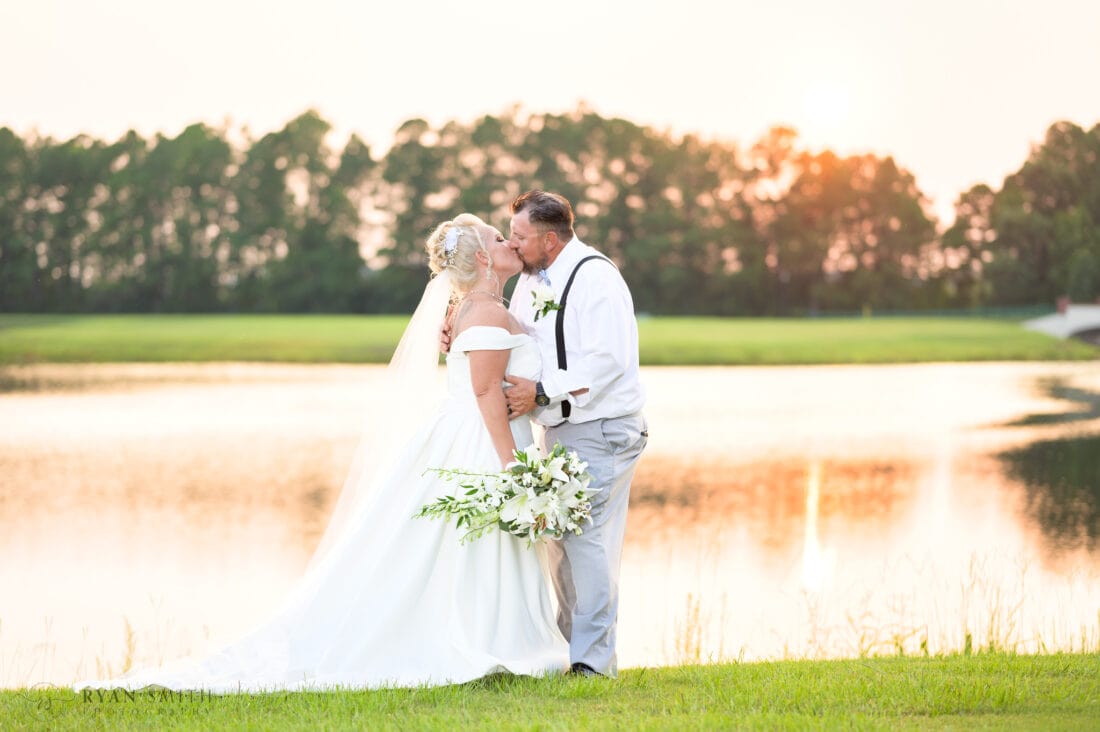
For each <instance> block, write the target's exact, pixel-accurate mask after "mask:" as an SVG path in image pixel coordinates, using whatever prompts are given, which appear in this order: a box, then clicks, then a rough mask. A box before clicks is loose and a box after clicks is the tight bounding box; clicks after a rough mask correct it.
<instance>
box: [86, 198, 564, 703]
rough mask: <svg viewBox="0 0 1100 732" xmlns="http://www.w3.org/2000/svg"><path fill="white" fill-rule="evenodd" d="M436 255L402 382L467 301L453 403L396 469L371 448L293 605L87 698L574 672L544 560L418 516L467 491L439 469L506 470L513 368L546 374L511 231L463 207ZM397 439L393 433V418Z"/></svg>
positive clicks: (435, 237)
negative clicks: (519, 290) (516, 301)
mask: <svg viewBox="0 0 1100 732" xmlns="http://www.w3.org/2000/svg"><path fill="white" fill-rule="evenodd" d="M427 248H428V254H429V259H430V265H431V269H432V272H433V273H435V275H436V276H435V277H434V278H433V279H432V280H431V281H430V282H429V284H428V286H427V287H426V288H425V291H424V296H423V298H422V299H421V302H420V305H419V306H418V307H417V309H416V312H415V313H414V315H413V318H412V320H411V321H410V323H409V326H408V328H407V329H406V331H405V334H404V335H403V336H402V339H401V342H400V344H399V345H398V348H397V351H396V352H395V354H394V357H393V360H392V361H391V362H390V369H389V372H388V373H389V374H390V376H391V377H392V378H393V379H394V380H395V383H396V382H399V383H401V384H402V386H400V388H402V389H413V390H416V391H423V390H424V389H425V388H426V387H425V385H426V384H429V383H430V382H432V380H433V374H434V373H435V372H436V366H437V364H438V358H439V355H438V334H439V331H440V327H441V325H442V323H443V320H444V318H445V317H446V313H447V311H448V307H449V306H452V305H453V312H454V316H453V317H454V321H453V325H452V331H453V333H454V334H455V335H454V338H453V340H452V343H451V349H450V353H449V354H448V356H447V369H446V371H447V395H446V398H445V399H444V400H443V402H442V404H439V405H437V406H436V409H435V412H434V414H432V416H430V417H429V418H428V419H427V420H426V421H422V423H421V424H420V425H419V427H417V428H416V429H415V430H414V431H412V432H411V434H412V437H411V438H410V437H408V435H409V434H410V432H404V435H405V437H404V438H403V439H404V440H405V444H404V446H403V447H402V448H401V449H399V450H396V451H393V452H382V453H381V454H382V455H383V458H382V460H381V462H382V463H383V467H381V468H379V469H377V470H376V471H375V472H374V474H372V469H371V468H370V467H369V466H370V465H376V464H378V462H379V460H378V458H377V456H378V455H379V454H380V453H379V451H378V449H377V448H378V446H377V445H372V446H369V447H368V446H367V445H365V444H364V445H362V446H360V448H359V451H358V452H357V454H356V459H355V461H354V463H353V465H352V468H351V471H350V474H349V476H348V479H347V481H346V482H345V485H344V489H343V491H341V494H340V498H339V500H338V502H337V505H336V508H335V510H334V513H333V516H332V519H331V520H330V523H329V526H328V528H327V529H326V532H325V535H324V536H323V537H322V540H321V543H320V545H319V547H318V549H317V551H316V552H315V554H314V555H313V557H312V558H311V560H310V564H309V566H308V567H307V569H306V572H305V575H304V576H303V577H302V579H301V580H300V581H299V582H298V583H297V585H296V586H295V588H294V590H293V591H292V592H291V593H290V596H289V597H288V599H286V600H285V601H284V602H283V604H282V605H281V606H280V607H279V608H278V609H277V610H276V611H275V612H274V614H273V615H272V616H271V617H270V618H268V619H267V620H266V621H264V622H261V623H260V624H259V625H257V626H256V627H254V628H253V629H252V630H251V631H249V632H247V633H245V634H244V635H243V636H241V637H240V638H238V639H237V640H235V641H234V642H232V643H230V644H229V645H227V646H225V647H223V648H222V649H220V650H218V651H216V652H214V653H212V654H209V655H207V656H205V657H193V656H192V657H187V658H183V659H178V660H176V661H174V662H171V663H169V664H167V665H165V666H162V667H160V668H148V669H138V670H135V671H131V672H129V673H127V674H124V675H122V676H119V677H117V678H113V679H105V680H97V681H81V682H79V683H77V684H74V687H73V688H74V689H75V690H77V691H79V690H81V689H84V688H125V689H140V688H142V687H145V686H148V685H157V686H161V687H166V688H169V689H174V690H184V689H190V690H198V689H204V690H207V691H210V692H212V693H229V692H237V691H242V692H262V691H274V690H300V689H325V688H373V687H380V686H419V685H438V684H451V683H461V682H465V681H469V680H471V679H475V678H479V677H481V676H484V675H487V674H490V673H494V672H501V671H505V672H511V673H514V674H526V675H539V674H546V673H553V672H561V671H565V670H566V669H568V667H569V646H568V643H567V642H566V640H565V639H564V638H563V637H562V635H561V632H560V631H559V630H558V626H557V623H556V621H555V608H554V607H553V605H552V601H551V599H550V592H549V588H548V583H547V581H546V579H545V574H544V571H545V556H544V554H543V553H542V552H541V551H533V550H530V549H527V548H526V547H525V545H524V543H523V540H522V539H520V538H518V537H515V536H512V535H510V534H507V533H504V532H500V531H494V532H492V533H490V534H488V535H486V536H484V537H482V538H480V539H477V540H475V541H472V542H469V543H466V544H461V543H460V542H459V539H460V533H459V530H458V529H456V528H455V527H454V526H453V525H452V524H451V522H444V521H439V520H435V521H433V520H428V519H422V518H420V519H417V518H412V516H413V514H414V513H416V511H417V510H418V509H419V507H420V506H422V505H423V504H425V503H428V502H429V501H432V500H434V499H435V498H437V497H439V496H441V495H443V494H444V493H445V492H451V491H455V490H461V489H458V488H457V487H456V484H455V483H453V482H448V481H444V480H442V479H441V478H439V477H437V474H435V473H432V472H426V470H427V469H428V468H462V469H469V470H475V471H496V470H500V469H501V468H502V467H504V466H505V465H506V464H507V463H508V462H510V461H511V460H512V450H513V449H514V448H515V447H516V446H517V445H518V446H519V447H521V448H522V447H526V446H527V445H529V444H531V442H532V441H533V440H532V434H531V425H530V422H529V421H528V419H527V418H526V417H520V418H517V419H513V420H509V415H508V412H507V405H506V402H505V399H504V394H503V391H502V389H501V386H502V383H503V380H504V374H505V373H510V374H520V375H522V376H525V377H527V378H531V379H537V378H538V376H539V373H540V370H541V362H540V357H539V351H538V349H537V347H536V345H535V343H534V341H533V340H532V339H531V337H530V336H528V335H525V334H524V333H523V331H522V328H521V326H520V325H519V324H518V323H517V322H516V321H515V320H514V319H513V318H512V316H511V315H509V313H508V311H507V310H506V309H505V307H504V304H503V303H504V299H503V296H502V291H503V287H504V282H505V281H507V280H508V278H510V277H512V276H513V275H516V274H518V273H519V271H520V269H521V268H522V262H521V261H520V259H519V257H518V255H517V254H516V253H515V252H514V251H513V250H512V249H511V248H509V247H508V245H507V242H506V240H505V238H504V237H503V236H502V235H501V233H500V232H499V231H497V230H496V229H495V228H493V227H491V226H489V225H487V224H485V223H484V222H482V221H481V219H479V218H477V217H476V216H473V215H470V214H462V215H461V216H458V217H457V218H455V219H454V220H453V221H448V222H445V223H443V224H440V225H439V227H438V228H436V230H435V231H434V232H433V233H432V235H431V236H430V237H429V238H428V240H427ZM402 393H403V394H406V393H407V394H413V392H410V391H404V392H402ZM402 411H404V410H402ZM422 414H424V413H423V412H420V413H419V414H418V415H417V417H418V418H421V415H422ZM387 417H388V415H387ZM387 432H390V433H392V432H394V430H391V429H390V427H389V425H387ZM397 432H398V433H401V430H397ZM369 448H373V449H369ZM386 456H389V457H388V458H387V457H386Z"/></svg>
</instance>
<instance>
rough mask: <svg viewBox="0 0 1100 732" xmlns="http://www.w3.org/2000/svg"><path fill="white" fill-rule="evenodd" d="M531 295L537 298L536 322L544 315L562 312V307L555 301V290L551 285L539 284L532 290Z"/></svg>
mask: <svg viewBox="0 0 1100 732" xmlns="http://www.w3.org/2000/svg"><path fill="white" fill-rule="evenodd" d="M531 294H532V295H533V296H534V298H535V322H538V319H539V318H541V317H543V316H544V315H549V314H550V313H552V312H554V311H555V310H561V305H558V304H557V303H556V302H555V301H554V290H553V289H551V287H550V285H544V284H541V283H540V284H537V285H535V286H534V288H533V289H532V290H531Z"/></svg>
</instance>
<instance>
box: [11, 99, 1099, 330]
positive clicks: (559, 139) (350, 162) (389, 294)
mask: <svg viewBox="0 0 1100 732" xmlns="http://www.w3.org/2000/svg"><path fill="white" fill-rule="evenodd" d="M330 131H331V126H330V124H329V123H328V122H327V121H326V120H324V119H323V118H322V117H321V116H320V115H319V114H317V113H316V112H314V111H309V112H306V113H304V114H302V115H301V116H299V117H297V118H296V119H294V120H292V121H290V122H289V123H287V125H286V126H285V127H284V128H283V129H281V130H278V131H275V132H271V133H269V134H265V135H263V136H261V137H259V138H258V139H254V138H252V137H248V136H246V139H245V140H244V142H243V143H236V144H234V143H231V141H230V138H231V137H232V134H231V131H230V130H227V129H220V130H219V129H214V128H211V127H209V126H206V125H203V124H195V125H191V126H189V127H187V128H186V129H184V130H183V131H182V132H181V133H180V134H179V135H178V136H175V137H167V136H164V135H156V136H155V137H154V138H152V139H145V138H143V137H142V136H140V135H138V134H137V133H136V132H130V133H128V134H126V135H125V136H123V137H122V138H121V139H119V140H117V141H114V142H109V141H103V140H98V139H93V138H91V137H88V136H84V135H81V136H77V137H75V138H73V139H71V140H64V141H58V140H54V139H51V138H48V137H47V138H40V137H35V136H29V137H28V138H26V139H24V138H22V137H20V136H19V135H17V134H16V133H15V132H13V131H12V130H10V129H8V128H0V310H3V311H8V312H244V311H247V312H408V311H409V310H411V308H412V307H413V306H414V305H415V303H416V301H417V299H418V297H419V295H420V293H421V291H422V289H423V284H424V282H425V281H426V279H427V276H428V270H427V262H426V260H425V256H424V254H423V252H422V242H423V240H424V238H425V237H426V235H427V234H428V232H429V231H430V230H431V229H432V228H433V227H434V225H435V224H436V223H438V222H439V221H441V220H444V219H447V218H451V217H453V216H455V215H457V214H458V213H460V212H463V211H470V212H472V213H476V214H478V215H480V216H482V217H483V218H484V219H485V220H487V221H489V222H491V223H493V224H495V225H497V226H498V227H500V228H501V229H502V230H504V231H505V232H507V222H508V217H509V209H508V205H509V203H510V201H511V200H512V198H513V197H514V196H516V195H518V194H519V193H520V192H522V191H523V190H526V189H528V188H534V187H540V188H544V189H547V190H552V191H557V192H560V193H562V194H563V195H565V196H566V197H567V198H568V199H569V200H570V201H572V202H573V204H574V207H575V209H576V212H577V217H578V218H577V230H578V234H579V235H580V237H581V238H582V239H584V240H585V241H586V242H588V243H591V244H593V245H595V246H597V247H599V248H601V249H602V250H604V251H605V252H606V253H608V254H609V255H610V256H611V257H613V258H614V259H615V260H616V262H618V263H619V265H620V266H621V267H622V270H623V273H624V276H625V277H626V278H627V280H628V282H629V283H630V285H631V289H632V291H633V294H634V298H635V304H636V307H637V308H638V310H639V311H642V312H651V313H660V314H713V315H790V314H805V313H816V312H829V311H851V310H858V309H863V308H867V307H871V308H874V309H886V310H899V309H904V310H914V309H945V308H974V307H987V306H1015V305H1031V304H1046V303H1051V302H1053V301H1054V300H1055V298H1057V297H1060V296H1063V295H1068V296H1069V297H1071V298H1073V299H1075V300H1078V301H1092V300H1094V299H1096V298H1097V297H1098V296H1100V124H1098V125H1096V126H1094V127H1093V128H1092V129H1091V130H1088V131H1086V130H1084V129H1082V128H1081V127H1079V126H1077V125H1075V124H1072V123H1070V122H1057V123H1055V124H1054V125H1052V126H1051V127H1050V129H1049V130H1048V132H1047V134H1046V138H1045V140H1044V141H1043V143H1042V144H1040V145H1037V146H1035V147H1034V149H1033V150H1032V152H1031V154H1030V156H1029V157H1028V159H1027V160H1026V161H1025V162H1024V164H1023V166H1022V167H1021V168H1020V170H1019V171H1017V172H1015V173H1013V174H1012V175H1010V176H1008V177H1007V178H1006V179H1005V180H1004V181H1003V183H1002V184H1001V186H1000V187H999V188H997V189H994V188H993V187H991V186H989V185H984V184H983V185H978V186H975V187H973V188H971V189H970V190H968V191H966V192H965V193H963V194H962V195H961V196H960V197H959V199H958V202H957V204H956V209H957V219H956V221H955V222H954V224H953V225H952V226H951V227H950V228H948V229H947V230H946V231H943V232H942V233H940V232H939V231H938V229H937V222H936V221H935V218H934V216H933V214H932V213H931V209H930V205H929V201H928V199H927V198H926V197H925V195H924V194H923V193H922V191H921V190H920V188H919V186H918V185H917V182H916V180H915V179H914V177H913V175H912V174H911V173H910V172H909V171H907V170H905V169H904V168H903V167H901V166H900V165H898V164H897V163H896V162H895V161H894V160H893V159H892V158H891V157H878V156H875V155H853V156H848V157H843V156H839V155H836V154H834V153H832V152H829V151H824V152H818V153H812V152H809V151H807V150H804V149H801V148H800V146H799V144H798V139H797V136H796V134H795V132H794V131H793V130H791V129H788V128H781V127H778V128H775V129H773V130H771V131H770V132H769V133H768V134H767V135H765V136H764V137H763V138H762V139H760V140H758V141H756V142H754V143H753V144H751V145H749V146H739V145H737V144H735V143H732V142H726V141H719V140H706V139H702V138H700V137H697V136H694V135H686V136H683V137H677V136H673V135H671V134H669V133H665V132H661V131H658V130H655V129H653V128H650V127H645V126H642V125H638V124H635V123H633V122H630V121H628V120H625V119H620V118H607V117H602V116H600V115H598V114H595V113H593V112H591V111H588V110H586V109H584V108H578V109H576V110H573V111H571V112H569V113H565V114H530V115H524V114H522V113H521V112H520V111H519V110H510V111H508V112H506V113H503V114H501V115H499V116H493V115H488V116H484V117H482V118H480V119H478V120H476V121H473V122H471V123H462V122H456V121H452V122H448V123H446V124H444V125H442V126H440V127H438V128H434V127H433V126H432V125H430V124H428V123H427V122H425V121H423V120H420V119H413V120H409V121H407V122H405V123H404V124H402V125H401V126H400V128H399V129H398V130H397V131H396V133H395V137H394V141H393V145H392V146H391V147H390V149H389V150H388V151H387V152H386V153H385V154H384V155H380V156H375V155H373V154H372V153H371V150H370V149H369V147H368V146H367V145H366V144H365V143H364V142H363V141H362V140H361V139H360V138H358V137H357V136H354V135H353V136H352V137H350V139H348V140H347V141H346V142H345V143H344V144H343V145H342V146H339V147H334V146H333V145H332V144H331V142H330V138H331V135H330V134H329V133H330Z"/></svg>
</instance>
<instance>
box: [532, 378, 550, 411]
mask: <svg viewBox="0 0 1100 732" xmlns="http://www.w3.org/2000/svg"><path fill="white" fill-rule="evenodd" d="M549 403H550V397H548V396H546V390H545V389H543V388H542V382H541V381H536V382H535V404H537V405H539V406H540V407H545V406H546V405H548V404H549Z"/></svg>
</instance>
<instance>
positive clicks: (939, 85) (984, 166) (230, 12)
mask: <svg viewBox="0 0 1100 732" xmlns="http://www.w3.org/2000/svg"><path fill="white" fill-rule="evenodd" d="M1098 72H1100V2H1094V1H1092V0H1078V1H1073V0H1045V1H1039V0H999V1H995V0H950V1H948V0H920V2H917V1H916V0H894V1H893V2H880V1H870V0H830V1H829V2H806V1H803V0H773V1H772V2H768V3H762V2H716V1H714V0H710V1H705V0H678V1H677V2H650V1H645V0H633V1H631V2H600V1H599V0H558V1H557V2H547V3H516V2H505V1H504V0H468V1H467V2H415V1H414V0H407V1H405V2H390V3H371V2H366V0H360V1H359V2H352V1H350V0H313V1H312V2H308V3H307V2H294V3H289V2H281V1H280V0H265V1H264V2H258V1H256V0H217V1H215V0H191V2H188V3H149V2H141V1H139V0H101V1H96V0H92V1H88V2H76V0H69V1H67V2H66V1H63V0H26V1H23V2H20V1H19V0H4V2H3V4H2V5H0V126H9V127H12V128H14V129H15V130H16V131H17V132H18V133H20V134H27V133H29V132H31V131H32V130H37V131H38V132H39V133H40V134H43V135H51V136H55V137H68V136H71V135H74V134H76V133H79V132H87V133H91V134H93V135H96V136H99V137H103V138H108V139H114V138H116V137H118V136H119V135H121V134H122V133H123V132H124V131H125V130H127V129H129V128H136V129H138V130H139V131H141V132H142V133H144V134H152V133H154V132H157V131H161V132H165V133H167V134H175V133H177V132H178V131H179V130H181V129H182V128H183V127H184V126H185V125H187V124H189V123H191V122H195V121H205V122H208V123H211V124H214V125H221V124H223V123H225V122H227V121H228V122H229V124H230V125H231V126H234V127H236V126H241V125H247V126H248V127H249V128H250V129H251V130H252V131H253V132H255V133H262V132H266V131H269V130H272V129H276V128H278V127H280V126H282V124H283V123H285V122H286V121H287V120H289V119H291V118H293V117H294V116H296V115H298V114H299V113H301V112H303V111H305V110H306V109H308V108H310V107H313V108H316V109H318V110H319V111H320V112H321V114H322V115H324V116H325V117H326V118H327V119H328V120H329V121H330V122H332V123H333V124H334V126H335V130H336V135H337V138H336V139H337V141H339V138H340V137H342V136H346V135H347V134H349V133H350V132H353V131H354V132H357V133H359V134H360V135H361V136H363V137H364V138H365V139H366V140H367V141H368V142H369V143H371V145H372V147H373V148H374V149H375V150H376V154H377V153H381V152H382V151H383V150H384V149H385V148H386V147H388V145H389V144H390V140H391V138H392V134H393V131H394V130H395V129H396V127H397V126H398V125H399V124H400V123H401V122H402V121H403V120H405V119H408V118H410V117H424V118H426V119H428V120H429V121H431V122H432V123H441V122H443V121H445V120H448V119H461V120H467V121H468V120H472V119H474V118H476V117H477V116H479V115H482V114H486V113H499V112H501V111H503V110H505V109H507V108H508V107H510V106H512V105H514V104H520V105H522V107H523V108H524V109H526V110H529V111H533V112H563V111H567V110H569V109H572V108H574V107H575V106H576V104H577V103H578V101H580V100H583V101H584V102H585V103H586V104H587V105H588V106H589V107H591V108H592V109H593V110H595V111H596V112H599V113H600V114H603V115H616V116H622V117H626V118H628V119H630V120H632V121H635V122H638V123H640V124H647V125H652V126H654V127H657V128H659V129H668V130H670V131H672V132H674V133H684V132H695V133H698V134H701V135H703V136H705V137H708V138H714V137H718V138H722V139H727V140H733V141H736V142H738V143H740V144H743V145H746V146H747V145H748V144H750V143H751V142H752V141H754V140H755V139H756V138H758V137H759V136H761V135H762V134H763V133H764V132H765V131H766V130H767V129H768V128H769V127H770V126H772V125H776V124H787V125H791V126H794V127H795V128H796V129H798V130H799V132H800V135H801V137H802V139H803V141H804V142H805V143H807V144H809V145H810V146H812V147H813V148H815V149H816V148H819V147H822V146H828V147H831V148H833V149H834V150H837V151H838V152H842V153H853V152H864V151H870V152H875V153H879V154H891V155H893V156H894V157H895V159H897V160H898V162H899V163H900V164H901V165H903V166H904V167H906V168H908V169H909V170H911V171H912V172H913V173H914V174H915V175H916V177H917V182H918V184H919V185H920V186H921V187H922V189H923V190H924V191H925V192H926V194H928V195H929V196H930V197H932V198H933V199H934V202H935V209H936V211H937V212H938V213H939V214H940V215H941V217H949V216H950V212H951V210H952V206H951V204H952V202H953V200H954V198H955V197H956V196H957V194H958V193H959V192H960V191H962V190H964V189H965V188H967V187H969V186H970V185H971V184H973V183H976V182H983V181H984V182H989V183H991V184H993V185H994V186H997V185H999V184H1000V182H1001V180H1002V178H1003V176H1004V175H1005V174H1006V173H1008V172H1011V171H1013V170H1015V169H1016V168H1018V167H1019V166H1020V164H1021V163H1022V162H1023V160H1024V159H1025V157H1026V156H1027V153H1028V150H1029V146H1030V145H1031V144H1033V143H1035V142H1038V141H1039V140H1040V139H1041V138H1042V136H1043V134H1044V132H1045V130H1046V128H1047V127H1048V126H1049V125H1050V123H1052V122H1054V121H1056V120H1059V119H1068V120H1072V121H1074V122H1076V123H1078V124H1080V125H1082V126H1086V127H1091V126H1092V125H1093V124H1095V123H1097V122H1098V121H1100V80H1098V78H1097V74H1098Z"/></svg>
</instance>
